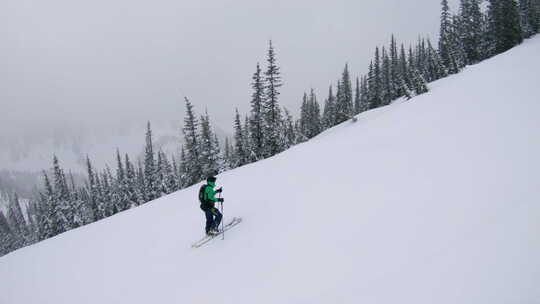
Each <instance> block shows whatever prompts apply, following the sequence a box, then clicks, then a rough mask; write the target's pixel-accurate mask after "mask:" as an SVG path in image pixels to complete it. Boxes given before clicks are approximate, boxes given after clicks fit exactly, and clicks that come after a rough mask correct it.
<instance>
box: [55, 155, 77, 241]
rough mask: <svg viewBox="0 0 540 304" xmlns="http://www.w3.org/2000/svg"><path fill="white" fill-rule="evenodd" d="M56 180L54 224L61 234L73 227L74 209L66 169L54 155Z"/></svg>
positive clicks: (57, 231) (57, 232)
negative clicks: (61, 166) (63, 168)
mask: <svg viewBox="0 0 540 304" xmlns="http://www.w3.org/2000/svg"><path fill="white" fill-rule="evenodd" d="M53 182H54V206H53V212H54V217H53V219H54V221H55V222H54V226H55V229H56V231H55V233H56V234H60V233H63V232H66V231H68V230H70V229H72V228H73V222H72V219H73V209H72V206H71V202H70V197H69V191H68V186H67V181H66V176H65V174H64V171H63V170H62V169H61V168H60V164H59V161H58V158H57V157H56V156H54V157H53Z"/></svg>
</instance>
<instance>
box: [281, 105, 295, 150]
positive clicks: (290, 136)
mask: <svg viewBox="0 0 540 304" xmlns="http://www.w3.org/2000/svg"><path fill="white" fill-rule="evenodd" d="M283 111H284V112H285V130H284V131H285V140H286V145H287V148H290V147H292V146H294V145H296V144H297V143H298V141H297V135H296V129H295V123H294V119H293V116H292V115H291V113H290V112H289V110H287V108H283Z"/></svg>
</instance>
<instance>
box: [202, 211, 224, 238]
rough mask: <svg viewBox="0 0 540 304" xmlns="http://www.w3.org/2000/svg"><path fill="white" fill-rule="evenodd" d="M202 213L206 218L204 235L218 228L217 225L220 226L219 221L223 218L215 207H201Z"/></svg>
mask: <svg viewBox="0 0 540 304" xmlns="http://www.w3.org/2000/svg"><path fill="white" fill-rule="evenodd" d="M201 209H202V211H204V215H205V216H206V227H205V230H206V233H208V231H210V229H212V228H218V227H219V224H221V219H222V218H223V215H222V214H221V212H219V210H218V209H217V208H216V207H203V206H201Z"/></svg>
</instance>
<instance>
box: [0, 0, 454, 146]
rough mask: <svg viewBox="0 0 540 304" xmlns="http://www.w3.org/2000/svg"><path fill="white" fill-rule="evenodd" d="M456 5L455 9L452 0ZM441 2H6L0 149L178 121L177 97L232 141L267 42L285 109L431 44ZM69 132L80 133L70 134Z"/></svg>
mask: <svg viewBox="0 0 540 304" xmlns="http://www.w3.org/2000/svg"><path fill="white" fill-rule="evenodd" d="M454 2H457V0H454ZM439 11H440V1H438V0H416V1H403V0H378V1H359V0H334V1H328V0H325V1H320V0H298V1H292V0H273V1H258V0H206V1H195V0H174V1H173V0H157V1H140V0H129V1H127V0H93V1H77V0H48V1H39V0H1V1H0V39H1V40H0V43H1V47H0V144H1V143H4V146H3V147H0V149H4V148H5V143H6V142H9V139H12V138H21V137H26V138H30V139H29V140H31V139H32V138H34V139H35V138H41V137H47V136H49V135H50V134H54V133H57V132H62V131H63V132H65V131H70V132H72V131H73V130H79V129H91V130H98V131H99V130H110V129H111V128H115V127H116V126H119V125H132V124H137V125H144V122H145V121H146V120H152V121H153V122H167V123H169V122H171V121H177V122H178V121H181V120H182V119H183V115H184V103H183V97H184V96H187V97H189V98H190V99H191V101H192V102H193V103H194V104H195V106H196V110H197V111H198V112H199V113H202V112H203V111H204V109H205V108H207V109H208V111H209V114H210V116H211V118H212V121H213V123H214V124H215V125H216V126H219V127H220V128H222V129H224V130H230V126H231V124H232V119H233V115H234V108H235V107H238V108H239V110H240V111H241V112H244V113H245V112H246V111H248V109H249V99H250V94H251V90H250V82H251V76H252V74H253V72H254V71H255V65H256V63H257V62H261V64H263V66H264V65H265V59H266V52H267V47H268V40H269V39H272V40H273V42H274V45H275V48H276V51H277V56H278V57H277V58H278V63H279V65H280V66H281V68H282V70H281V71H282V75H283V80H284V86H283V88H282V91H281V92H282V95H281V103H282V105H284V106H286V107H288V108H290V109H291V110H292V111H293V112H294V113H296V112H297V109H298V107H299V104H300V100H301V97H302V94H303V92H304V91H306V90H309V89H310V88H315V89H316V91H317V93H318V95H319V99H320V100H323V98H324V95H325V94H326V92H327V89H328V86H329V85H330V83H334V82H336V80H337V78H338V76H339V74H340V73H341V71H342V69H343V66H344V64H345V63H346V62H348V63H349V65H350V68H351V71H352V73H353V74H354V75H355V76H358V75H360V74H364V72H365V71H366V67H367V65H368V64H369V60H370V59H371V58H372V54H373V51H374V47H375V46H376V45H382V44H387V43H388V41H389V38H390V35H391V34H392V33H394V34H395V35H396V36H397V38H398V40H399V41H400V42H405V43H410V42H414V41H415V40H416V39H417V38H418V35H423V36H429V37H431V38H432V39H433V40H436V37H437V33H438V28H439V26H438V25H439ZM73 132H76V131H73Z"/></svg>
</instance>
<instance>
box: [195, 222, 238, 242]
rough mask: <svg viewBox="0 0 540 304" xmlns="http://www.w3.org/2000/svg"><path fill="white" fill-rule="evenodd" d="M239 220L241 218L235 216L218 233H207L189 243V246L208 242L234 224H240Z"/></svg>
mask: <svg viewBox="0 0 540 304" xmlns="http://www.w3.org/2000/svg"><path fill="white" fill-rule="evenodd" d="M241 222H242V218H240V217H235V218H233V219H232V220H231V221H230V222H229V223H228V224H225V226H224V227H223V230H221V231H219V233H217V234H215V235H207V236H205V237H203V238H202V239H200V240H199V241H197V242H195V243H193V244H192V245H191V247H192V248H199V247H201V246H202V245H204V244H206V243H208V242H210V241H211V240H213V239H215V238H216V237H218V236H220V235H222V234H223V232H225V231H227V230H229V229H231V228H233V227H234V226H236V225H238V224H240V223H241Z"/></svg>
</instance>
